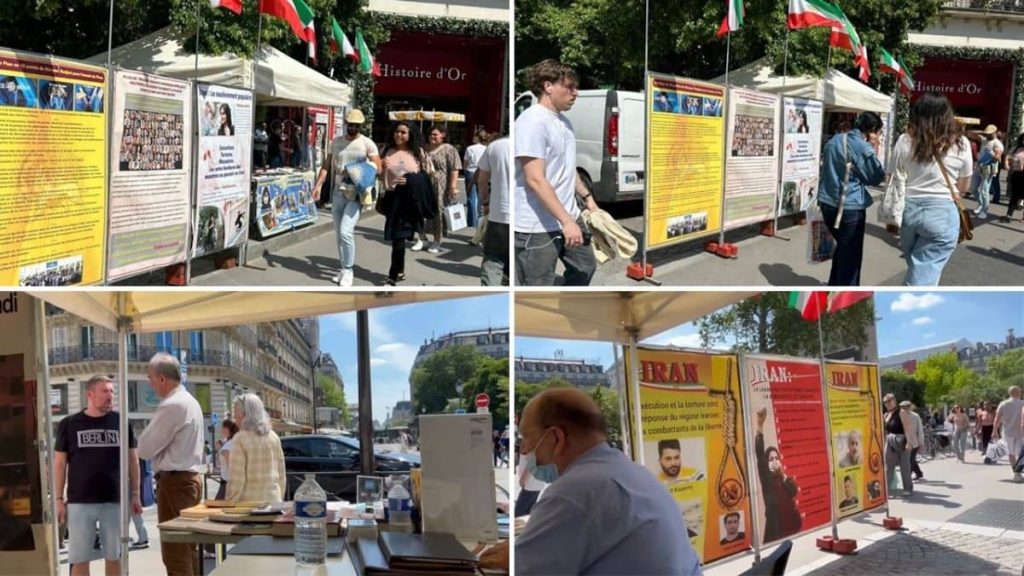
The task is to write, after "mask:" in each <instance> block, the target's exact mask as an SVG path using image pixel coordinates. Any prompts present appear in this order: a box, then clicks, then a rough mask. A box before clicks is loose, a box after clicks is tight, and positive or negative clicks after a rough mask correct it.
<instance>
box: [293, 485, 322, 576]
mask: <svg viewBox="0 0 1024 576" xmlns="http://www.w3.org/2000/svg"><path fill="white" fill-rule="evenodd" d="M326 559H327V493H326V492H324V490H323V488H321V487H320V485H319V484H317V483H316V476H315V475H313V474H306V480H305V481H304V482H303V483H302V485H301V486H299V489H298V490H296V492H295V563H296V564H298V565H299V566H305V567H315V566H322V565H323V564H324V562H325V561H326Z"/></svg>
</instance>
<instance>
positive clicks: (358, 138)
mask: <svg viewBox="0 0 1024 576" xmlns="http://www.w3.org/2000/svg"><path fill="white" fill-rule="evenodd" d="M365 122H366V117H365V116H363V112H362V111H361V110H359V109H358V108H356V109H354V110H349V112H348V113H347V114H345V134H343V135H341V136H338V137H337V138H335V139H334V140H331V143H330V145H328V147H327V156H328V158H330V159H331V161H330V164H328V163H326V162H324V164H323V166H321V167H320V174H319V176H318V177H317V179H316V185H315V186H314V187H313V200H314V201H319V200H320V194H321V189H322V188H323V185H324V181H325V180H326V179H327V174H328V170H331V171H333V173H334V182H328V183H327V185H328V190H329V193H330V198H331V221H332V224H333V227H334V237H335V239H336V240H337V242H338V262H339V265H338V273H337V274H335V276H334V277H333V278H332V279H331V280H332V281H333V282H334V283H335V284H337V285H338V286H341V287H342V288H348V287H349V286H352V280H353V278H354V277H355V275H354V273H353V270H352V269H353V267H354V266H355V263H356V241H355V230H356V224H358V223H359V217H360V215H361V214H362V202H361V200H360V198H359V195H360V194H361V193H363V190H358V189H357V187H356V185H355V183H354V182H353V181H352V178H351V177H349V174H348V171H347V168H348V167H349V166H351V165H353V164H358V163H362V162H368V163H370V164H372V165H373V166H374V167H375V168H376V170H377V173H378V174H379V173H380V169H381V161H380V152H379V151H378V150H377V144H375V143H374V142H373V140H370V139H369V138H367V137H366V136H364V135H363V134H362V133H361V130H362V128H363V123H365Z"/></svg>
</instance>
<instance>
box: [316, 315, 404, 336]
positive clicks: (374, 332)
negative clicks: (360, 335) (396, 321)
mask: <svg viewBox="0 0 1024 576" xmlns="http://www.w3.org/2000/svg"><path fill="white" fill-rule="evenodd" d="M380 316H381V315H380V314H378V313H377V311H376V310H371V311H370V314H369V317H370V322H369V324H370V338H371V339H373V340H391V339H393V338H394V335H393V334H392V332H391V330H390V329H389V328H388V327H387V326H386V325H385V324H384V322H383V318H381V317H380ZM326 318H327V320H328V321H329V322H333V323H334V324H335V325H336V326H338V327H339V328H341V329H342V330H345V331H347V332H351V333H352V334H355V333H356V313H355V312H347V313H345V314H333V315H331V316H326Z"/></svg>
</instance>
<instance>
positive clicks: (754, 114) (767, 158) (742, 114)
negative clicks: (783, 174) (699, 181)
mask: <svg viewBox="0 0 1024 576" xmlns="http://www.w3.org/2000/svg"><path fill="white" fill-rule="evenodd" d="M780 108H781V104H780V98H779V96H778V95H777V94H768V93H765V92H755V91H753V90H746V89H744V88H730V89H729V119H728V122H727V125H728V133H727V140H726V141H727V142H728V143H729V145H728V146H727V147H726V158H725V227H726V229H731V228H737V227H740V226H745V225H747V224H754V223H757V222H764V221H766V220H771V219H773V218H774V217H775V204H776V197H777V195H778V189H779V182H778V177H777V174H778V172H779V125H778V124H779V114H780V112H779V110H780Z"/></svg>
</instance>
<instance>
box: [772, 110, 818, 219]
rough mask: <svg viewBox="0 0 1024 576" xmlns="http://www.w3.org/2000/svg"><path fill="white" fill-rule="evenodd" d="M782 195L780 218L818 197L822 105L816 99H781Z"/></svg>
mask: <svg viewBox="0 0 1024 576" xmlns="http://www.w3.org/2000/svg"><path fill="white" fill-rule="evenodd" d="M782 100H783V107H782V114H783V118H784V120H783V125H784V127H785V129H786V133H785V136H784V137H783V144H782V193H781V194H780V195H779V216H786V215H789V214H796V213H798V212H803V211H804V210H807V207H808V206H809V205H810V202H811V199H813V198H817V194H818V164H819V163H820V159H821V123H822V117H823V114H824V110H825V109H824V106H823V105H822V103H821V102H820V101H818V100H807V99H805V98H790V97H788V96H787V97H784V98H783V99H782Z"/></svg>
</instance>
